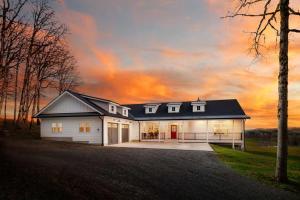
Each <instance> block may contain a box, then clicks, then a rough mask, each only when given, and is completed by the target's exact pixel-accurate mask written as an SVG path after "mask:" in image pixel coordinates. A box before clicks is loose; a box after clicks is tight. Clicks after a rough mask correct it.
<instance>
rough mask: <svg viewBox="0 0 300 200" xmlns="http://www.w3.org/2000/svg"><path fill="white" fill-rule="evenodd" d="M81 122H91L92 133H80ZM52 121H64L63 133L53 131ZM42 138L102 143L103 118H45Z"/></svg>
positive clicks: (42, 126) (42, 125) (42, 124)
mask: <svg viewBox="0 0 300 200" xmlns="http://www.w3.org/2000/svg"><path fill="white" fill-rule="evenodd" d="M80 122H89V124H90V126H91V131H90V133H80V132H79V125H80ZM52 123H62V132H61V133H52V128H51V125H52ZM41 137H42V138H72V141H78V142H88V143H97V144H102V120H101V119H100V118H99V117H61V118H45V119H42V123H41Z"/></svg>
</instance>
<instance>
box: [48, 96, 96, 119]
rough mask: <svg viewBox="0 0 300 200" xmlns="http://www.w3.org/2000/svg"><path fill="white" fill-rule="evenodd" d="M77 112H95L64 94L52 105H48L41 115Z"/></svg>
mask: <svg viewBox="0 0 300 200" xmlns="http://www.w3.org/2000/svg"><path fill="white" fill-rule="evenodd" d="M78 112H95V110H93V109H91V108H90V107H88V106H87V105H85V104H84V103H82V102H80V101H79V100H77V99H75V97H73V96H71V95H69V94H68V93H66V94H65V95H64V96H62V97H61V98H60V99H58V100H57V101H56V102H54V104H52V105H50V107H48V108H47V109H46V110H45V111H44V112H43V113H45V114H46V113H47V114H49V113H78Z"/></svg>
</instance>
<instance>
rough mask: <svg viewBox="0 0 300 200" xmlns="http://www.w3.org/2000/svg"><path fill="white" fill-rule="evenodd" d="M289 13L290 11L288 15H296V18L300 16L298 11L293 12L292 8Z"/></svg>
mask: <svg viewBox="0 0 300 200" xmlns="http://www.w3.org/2000/svg"><path fill="white" fill-rule="evenodd" d="M289 11H290V14H292V15H298V16H300V12H299V11H298V12H297V11H295V10H293V9H292V8H289Z"/></svg>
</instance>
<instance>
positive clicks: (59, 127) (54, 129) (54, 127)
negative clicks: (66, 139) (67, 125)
mask: <svg viewBox="0 0 300 200" xmlns="http://www.w3.org/2000/svg"><path fill="white" fill-rule="evenodd" d="M51 127H52V133H61V132H62V123H52V125H51Z"/></svg>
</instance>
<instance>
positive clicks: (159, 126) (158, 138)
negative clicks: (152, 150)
mask: <svg viewBox="0 0 300 200" xmlns="http://www.w3.org/2000/svg"><path fill="white" fill-rule="evenodd" d="M158 142H160V121H158Z"/></svg>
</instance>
